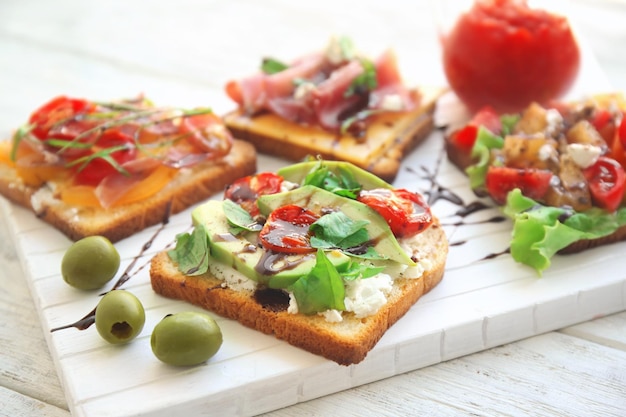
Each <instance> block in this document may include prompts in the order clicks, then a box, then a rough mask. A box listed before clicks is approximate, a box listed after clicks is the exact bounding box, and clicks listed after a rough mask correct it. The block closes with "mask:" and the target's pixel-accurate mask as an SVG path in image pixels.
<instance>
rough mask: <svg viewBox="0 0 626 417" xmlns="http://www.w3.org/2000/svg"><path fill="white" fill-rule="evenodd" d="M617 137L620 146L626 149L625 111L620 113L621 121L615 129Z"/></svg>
mask: <svg viewBox="0 0 626 417" xmlns="http://www.w3.org/2000/svg"><path fill="white" fill-rule="evenodd" d="M617 139H618V140H619V141H620V143H621V144H622V148H624V149H626V113H623V114H622V121H621V122H620V124H619V129H618V130H617Z"/></svg>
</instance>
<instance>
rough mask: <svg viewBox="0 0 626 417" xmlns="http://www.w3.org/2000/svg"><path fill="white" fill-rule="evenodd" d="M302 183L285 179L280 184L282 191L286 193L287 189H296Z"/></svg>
mask: <svg viewBox="0 0 626 417" xmlns="http://www.w3.org/2000/svg"><path fill="white" fill-rule="evenodd" d="M299 186H300V185H299V184H298V183H296V182H291V181H287V180H284V181H283V182H282V183H281V184H280V192H281V193H284V192H286V191H291V190H295V189H296V188H298V187H299Z"/></svg>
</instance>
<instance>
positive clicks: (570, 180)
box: [446, 95, 626, 272]
mask: <svg viewBox="0 0 626 417" xmlns="http://www.w3.org/2000/svg"><path fill="white" fill-rule="evenodd" d="M625 110H626V101H624V98H623V97H622V96H620V95H603V96H597V97H595V98H593V99H590V100H585V101H581V102H571V103H556V104H554V105H551V106H545V107H544V106H540V105H539V104H536V103H533V104H531V105H529V106H528V107H527V108H526V109H525V110H524V111H522V112H521V113H519V114H505V115H499V114H496V112H495V111H493V110H492V109H491V108H489V107H486V108H483V109H482V110H480V111H479V112H478V113H477V114H475V115H474V117H473V120H471V121H470V122H469V123H467V124H466V125H464V126H462V127H460V128H458V129H451V130H449V131H448V132H447V134H446V150H447V154H448V156H449V159H450V160H451V161H452V162H453V163H455V164H456V165H457V166H459V167H460V168H461V169H463V170H465V171H466V172H467V174H468V175H469V179H470V185H471V187H472V189H473V190H474V191H475V192H476V193H477V194H478V195H481V196H485V195H488V196H490V197H491V198H492V199H493V200H494V201H495V203H496V204H498V205H501V206H503V208H504V212H505V213H506V214H507V215H508V216H510V217H511V218H512V219H513V221H514V229H513V237H512V241H511V246H510V251H511V255H512V256H513V258H514V259H515V260H516V261H518V262H522V263H524V264H528V265H530V266H532V267H533V268H535V269H536V270H537V271H538V272H541V271H543V270H544V269H545V268H547V267H548V266H549V265H550V259H551V257H552V256H553V255H554V254H556V253H573V252H579V251H582V250H585V249H588V248H592V247H596V246H600V245H604V244H608V243H613V242H616V241H619V240H623V239H626V201H625V193H624V190H625V187H626V185H625V184H626V175H625V173H624V166H625V165H626V151H625V149H626V118H625V117H624V112H625Z"/></svg>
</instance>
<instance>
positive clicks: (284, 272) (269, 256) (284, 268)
mask: <svg viewBox="0 0 626 417" xmlns="http://www.w3.org/2000/svg"><path fill="white" fill-rule="evenodd" d="M191 217H192V219H193V223H194V225H197V224H202V225H203V226H204V228H205V230H206V231H207V234H208V237H209V248H210V251H211V257H213V258H214V259H215V260H216V261H218V262H220V263H223V264H225V265H228V266H230V267H232V268H234V269H235V270H237V271H239V272H240V273H242V274H243V275H245V276H246V277H248V278H249V279H251V280H253V281H257V282H258V283H260V284H264V285H266V286H268V287H270V288H276V289H282V288H287V287H289V286H290V285H291V284H293V283H294V282H295V281H297V280H298V279H299V278H300V277H302V276H303V275H306V274H308V273H309V272H310V271H311V269H312V268H313V266H314V265H315V254H314V253H312V254H277V253H268V252H267V251H265V250H263V249H262V248H261V247H259V246H258V244H257V243H256V242H257V236H258V233H253V232H249V233H245V234H240V235H237V236H235V235H233V234H232V233H231V232H230V226H229V224H228V220H227V218H226V215H225V214H224V210H223V206H222V202H221V201H215V200H210V201H208V202H206V203H204V204H203V205H201V206H199V207H197V208H195V209H194V210H193V212H192V214H191ZM327 257H328V259H329V260H330V261H331V262H332V263H333V264H334V265H335V266H336V267H338V268H340V267H341V266H343V265H346V264H347V263H348V262H350V257H349V256H347V255H345V254H343V253H341V252H339V251H332V252H329V253H327Z"/></svg>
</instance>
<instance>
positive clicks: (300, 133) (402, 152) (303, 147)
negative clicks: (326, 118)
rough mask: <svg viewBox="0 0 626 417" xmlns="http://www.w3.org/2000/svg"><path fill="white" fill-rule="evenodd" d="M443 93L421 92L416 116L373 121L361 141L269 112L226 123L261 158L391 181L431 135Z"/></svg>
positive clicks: (228, 118) (237, 113)
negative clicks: (335, 166)
mask: <svg viewBox="0 0 626 417" xmlns="http://www.w3.org/2000/svg"><path fill="white" fill-rule="evenodd" d="M442 92H443V90H441V89H436V88H431V89H427V88H424V89H420V91H419V94H420V96H421V101H420V104H419V105H418V106H416V108H415V109H414V110H413V111H411V112H405V113H396V112H388V113H382V114H379V115H376V116H372V120H371V122H370V123H368V127H367V128H366V131H365V133H364V135H363V137H360V138H357V137H354V136H351V135H349V134H346V135H341V134H338V133H336V132H331V131H327V130H324V129H322V128H320V127H317V126H306V125H301V124H298V123H295V122H291V121H288V120H286V119H283V118H281V117H280V116H277V115H275V114H272V113H268V112H265V113H260V114H257V115H253V116H248V115H247V114H245V112H243V111H242V110H234V111H232V112H230V113H228V114H226V115H225V116H223V120H224V123H225V124H226V126H227V127H228V128H229V129H230V130H231V132H233V135H234V136H235V137H238V138H240V139H243V140H246V141H249V142H251V143H253V144H254V146H255V147H256V149H257V151H259V152H260V153H265V154H271V155H276V156H281V157H284V158H286V159H288V160H292V161H300V160H302V159H303V158H305V157H307V156H320V157H321V158H322V159H325V160H339V161H347V162H351V163H353V164H354V165H356V166H358V167H361V168H363V169H366V170H367V171H369V172H371V173H373V174H375V175H377V176H378V177H380V178H382V179H384V180H386V181H388V182H392V181H393V180H394V178H395V177H396V175H397V174H398V170H399V168H400V163H401V162H402V160H403V159H404V157H405V156H406V155H407V154H408V153H409V152H410V151H411V150H413V149H414V148H415V147H416V146H417V145H419V144H420V143H421V142H422V141H423V140H424V139H425V138H426V137H427V136H428V135H429V134H430V133H431V132H432V130H433V127H434V125H433V112H434V108H435V102H436V100H437V98H438V97H439V96H440V95H441V93H442Z"/></svg>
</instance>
